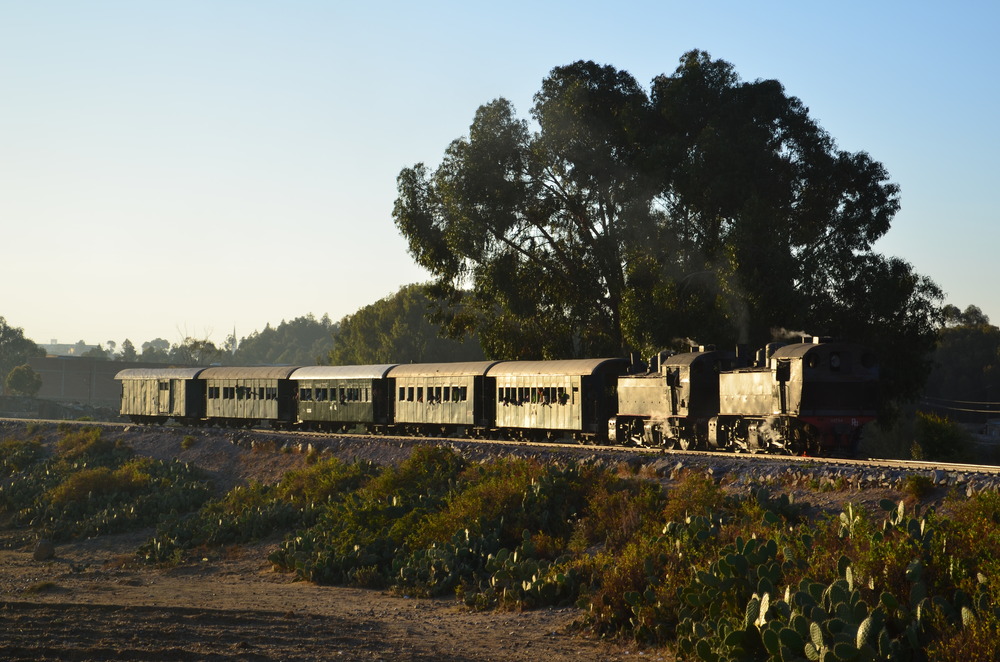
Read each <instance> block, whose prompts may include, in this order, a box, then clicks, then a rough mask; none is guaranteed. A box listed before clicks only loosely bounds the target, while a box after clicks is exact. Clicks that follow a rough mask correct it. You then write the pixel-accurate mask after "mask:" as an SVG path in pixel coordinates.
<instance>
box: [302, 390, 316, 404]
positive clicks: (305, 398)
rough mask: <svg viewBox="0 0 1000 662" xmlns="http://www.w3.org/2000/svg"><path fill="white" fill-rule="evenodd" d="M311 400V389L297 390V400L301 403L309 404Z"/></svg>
mask: <svg viewBox="0 0 1000 662" xmlns="http://www.w3.org/2000/svg"><path fill="white" fill-rule="evenodd" d="M312 399H313V395H312V389H311V388H303V389H299V400H301V401H302V402H311V401H312Z"/></svg>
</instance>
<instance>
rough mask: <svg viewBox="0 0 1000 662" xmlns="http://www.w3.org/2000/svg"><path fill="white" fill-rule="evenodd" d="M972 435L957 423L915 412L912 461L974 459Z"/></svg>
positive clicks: (934, 415)
mask: <svg viewBox="0 0 1000 662" xmlns="http://www.w3.org/2000/svg"><path fill="white" fill-rule="evenodd" d="M973 456H974V453H973V442H972V435H970V434H969V432H968V431H967V430H966V429H965V428H963V427H962V426H961V425H959V424H958V423H954V422H952V421H950V420H948V418H947V417H944V416H938V415H937V414H933V413H924V412H921V411H918V412H917V420H916V429H915V439H914V442H913V459H915V460H932V461H933V460H938V461H941V462H962V461H969V460H972V459H974V457H973Z"/></svg>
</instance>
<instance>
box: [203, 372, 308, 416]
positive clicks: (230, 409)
mask: <svg viewBox="0 0 1000 662" xmlns="http://www.w3.org/2000/svg"><path fill="white" fill-rule="evenodd" d="M294 370H295V367H294V366H283V367H256V368H205V369H204V370H203V371H202V372H201V373H200V374H199V376H198V377H199V379H200V380H201V381H202V382H204V385H205V418H208V419H209V420H211V421H213V422H216V423H220V424H223V425H230V426H233V427H253V426H255V425H259V424H260V423H262V422H264V421H267V422H269V423H271V424H272V425H274V426H276V427H287V426H289V425H291V424H292V423H294V422H295V414H296V411H295V383H294V382H292V380H291V379H290V378H289V377H290V375H291V374H292V372H293V371H294Z"/></svg>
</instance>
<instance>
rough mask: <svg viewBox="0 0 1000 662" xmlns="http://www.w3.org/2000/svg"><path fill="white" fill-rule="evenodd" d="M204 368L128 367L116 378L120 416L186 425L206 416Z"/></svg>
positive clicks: (138, 421)
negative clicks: (118, 385) (200, 378)
mask: <svg viewBox="0 0 1000 662" xmlns="http://www.w3.org/2000/svg"><path fill="white" fill-rule="evenodd" d="M204 370H205V368H131V369H128V370H122V371H120V372H119V373H118V374H117V375H115V379H116V380H118V381H120V382H121V383H122V407H121V415H122V416H125V417H127V418H128V419H129V420H131V421H132V422H133V423H159V424H161V425H162V424H163V423H166V422H167V419H170V418H173V419H176V420H178V421H181V422H183V423H185V424H191V423H196V422H198V421H200V420H201V419H202V418H204V416H205V383H204V382H203V381H201V380H199V379H198V376H199V375H200V374H201V373H202V372H203V371H204Z"/></svg>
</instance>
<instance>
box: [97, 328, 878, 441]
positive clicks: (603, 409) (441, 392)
mask: <svg viewBox="0 0 1000 662" xmlns="http://www.w3.org/2000/svg"><path fill="white" fill-rule="evenodd" d="M116 379H118V380H120V381H121V382H122V407H121V414H122V415H123V416H126V417H129V418H130V419H131V420H133V421H135V422H140V423H164V422H166V421H167V420H169V419H174V420H177V421H179V422H181V423H184V424H191V425H206V424H208V425H223V426H233V427H236V426H239V427H249V426H254V425H260V424H270V425H272V426H274V427H278V428H299V429H310V430H325V431H331V432H338V431H347V430H354V429H358V428H362V429H365V430H367V431H368V432H370V433H373V434H413V435H462V436H472V437H492V438H507V439H575V440H577V441H581V442H590V443H598V442H609V441H610V442H612V443H619V444H628V445H642V446H656V447H665V448H682V449H714V450H729V451H737V452H751V453H756V452H770V453H785V454H809V455H819V454H824V455H852V454H854V452H855V450H856V447H857V443H858V441H859V438H860V433H861V429H862V427H863V426H864V425H865V424H866V423H867V422H869V421H871V420H873V419H874V418H875V416H876V408H877V402H878V363H877V360H876V357H875V355H874V353H873V352H872V351H871V350H870V349H869V348H867V347H864V346H862V345H858V344H854V343H847V342H824V341H822V340H820V339H818V338H817V339H808V341H807V342H801V343H793V344H789V345H779V344H772V345H769V346H768V347H767V348H765V349H764V350H761V351H760V352H758V353H757V354H756V356H754V357H747V356H742V355H740V353H739V352H725V351H717V350H714V349H710V348H709V349H705V348H701V349H699V350H697V351H691V352H686V353H681V354H674V355H668V354H666V353H663V354H661V355H659V356H657V357H654V359H653V360H651V361H650V362H649V363H648V364H643V365H635V364H631V365H630V364H629V362H628V361H626V360H625V359H618V358H607V359H575V360H563V361H478V362H468V363H420V364H398V365H397V364H386V365H362V366H308V367H293V366H284V367H209V368H163V369H129V370H123V371H121V372H120V373H118V375H117V376H116Z"/></svg>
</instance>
